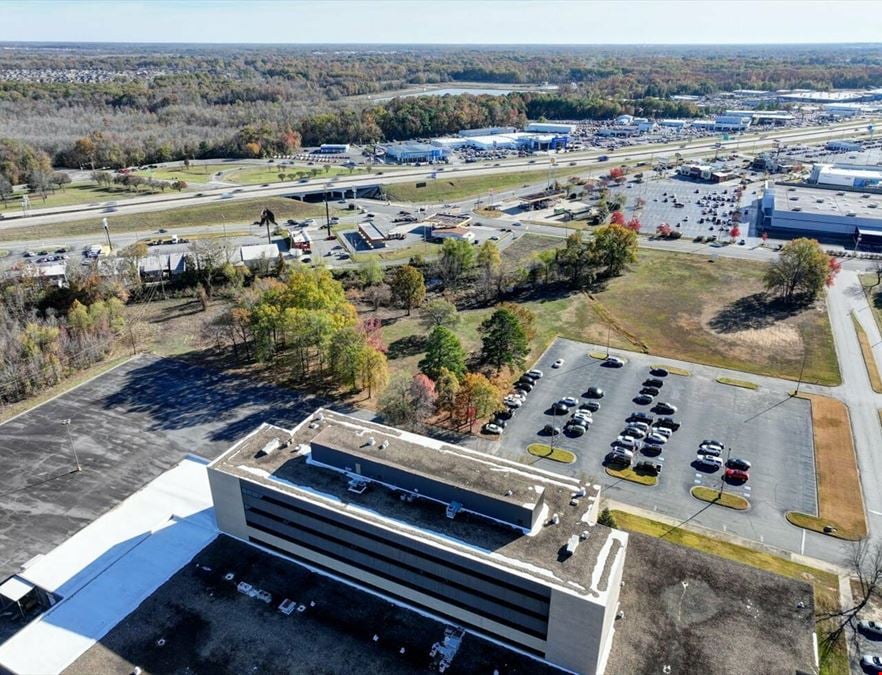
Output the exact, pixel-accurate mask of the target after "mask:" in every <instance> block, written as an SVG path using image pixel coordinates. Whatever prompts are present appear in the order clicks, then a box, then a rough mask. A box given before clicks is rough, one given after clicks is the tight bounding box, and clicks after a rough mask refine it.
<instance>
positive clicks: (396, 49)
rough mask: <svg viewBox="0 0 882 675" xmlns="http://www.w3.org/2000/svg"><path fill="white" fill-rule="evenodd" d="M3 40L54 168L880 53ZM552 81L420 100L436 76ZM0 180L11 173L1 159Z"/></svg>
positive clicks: (573, 100) (486, 118)
mask: <svg viewBox="0 0 882 675" xmlns="http://www.w3.org/2000/svg"><path fill="white" fill-rule="evenodd" d="M4 47H5V49H4V50H2V51H0V137H2V138H5V139H12V140H15V141H21V142H23V143H26V144H27V145H28V146H30V147H31V148H33V149H36V150H37V151H40V152H44V153H46V154H47V155H48V156H49V158H50V160H51V163H52V164H53V165H55V166H65V167H78V166H84V167H89V168H100V167H111V168H112V167H119V166H123V165H134V164H142V163H147V162H158V161H166V160H172V159H181V158H185V157H190V158H210V157H220V156H233V157H247V156H268V155H273V154H285V153H287V152H290V151H292V150H294V149H296V148H297V147H299V146H300V145H301V144H303V145H307V146H309V145H314V144H316V143H320V142H334V141H351V142H373V141H383V140H396V139H402V138H414V137H422V136H430V135H436V134H444V133H449V132H452V131H456V130H458V129H460V128H463V127H468V126H482V125H491V124H513V125H517V124H521V123H523V122H524V121H525V120H526V119H537V118H542V117H546V118H566V119H608V118H610V117H613V116H615V115H617V114H620V113H622V112H637V113H639V114H643V115H647V116H659V117H661V116H666V117H676V116H686V115H693V114H695V112H696V111H695V109H694V108H692V107H691V106H690V105H689V104H683V103H680V102H676V101H671V100H670V96H672V95H675V94H695V95H701V94H710V93H713V92H716V91H723V90H731V89H737V88H750V89H774V88H796V87H802V88H815V89H831V88H849V87H871V86H873V87H876V86H880V82H882V50H880V49H879V48H877V47H872V46H860V45H858V46H847V45H839V46H835V45H834V46H824V47H820V46H817V47H813V46H791V47H776V48H772V47H762V46H754V47H740V48H739V47H701V48H699V47H614V46H604V47H600V46H598V47H554V48H552V47H522V48H520V47H519V48H517V49H515V48H512V47H493V48H489V47H488V48H477V47H415V46H388V47H383V48H378V47H353V46H346V47H333V46H298V47H293V46H292V47H270V46H267V47H258V46H247V45H245V46H205V45H201V46H192V45H191V46H188V45H178V46H171V45H165V46H158V45H82V46H78V47H70V46H65V48H64V49H61V48H58V46H53V45H27V47H26V48H25V46H23V45H15V44H14V43H6V44H5V45H4ZM463 82H471V83H496V84H520V85H524V84H543V83H549V84H554V85H557V86H558V87H559V89H558V90H557V91H556V92H554V93H529V92H515V93H511V94H508V95H505V96H486V95H485V96H471V95H463V96H444V97H437V96H420V97H412V98H391V99H390V100H377V99H378V98H379V99H383V94H384V92H386V95H387V96H388V95H389V94H388V93H389V92H394V91H397V90H400V89H402V88H407V87H414V86H420V85H425V84H435V83H463ZM4 173H5V174H6V175H7V177H9V172H8V171H4Z"/></svg>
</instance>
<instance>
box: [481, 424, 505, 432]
mask: <svg viewBox="0 0 882 675" xmlns="http://www.w3.org/2000/svg"><path fill="white" fill-rule="evenodd" d="M484 433H485V434H497V435H498V434H501V433H502V427H501V426H499V425H498V424H493V423H492V422H488V423H487V424H485V425H484Z"/></svg>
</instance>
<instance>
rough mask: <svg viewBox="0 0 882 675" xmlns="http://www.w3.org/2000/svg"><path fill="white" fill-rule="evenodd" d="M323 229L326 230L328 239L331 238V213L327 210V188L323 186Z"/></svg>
mask: <svg viewBox="0 0 882 675" xmlns="http://www.w3.org/2000/svg"><path fill="white" fill-rule="evenodd" d="M325 227H326V228H327V229H328V239H330V238H331V211H330V210H329V209H328V188H327V186H325Z"/></svg>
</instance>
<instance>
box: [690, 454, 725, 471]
mask: <svg viewBox="0 0 882 675" xmlns="http://www.w3.org/2000/svg"><path fill="white" fill-rule="evenodd" d="M695 463H696V464H699V465H703V466H706V467H712V468H713V470H714V471H716V470H717V469H719V468H720V467H721V466H723V460H721V459H720V458H719V457H713V456H711V455H697V456H696V457H695Z"/></svg>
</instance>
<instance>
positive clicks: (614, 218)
mask: <svg viewBox="0 0 882 675" xmlns="http://www.w3.org/2000/svg"><path fill="white" fill-rule="evenodd" d="M609 222H611V223H612V224H613V225H624V224H625V214H624V213H622V212H621V211H613V212H612V213H611V214H610V216H609Z"/></svg>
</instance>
